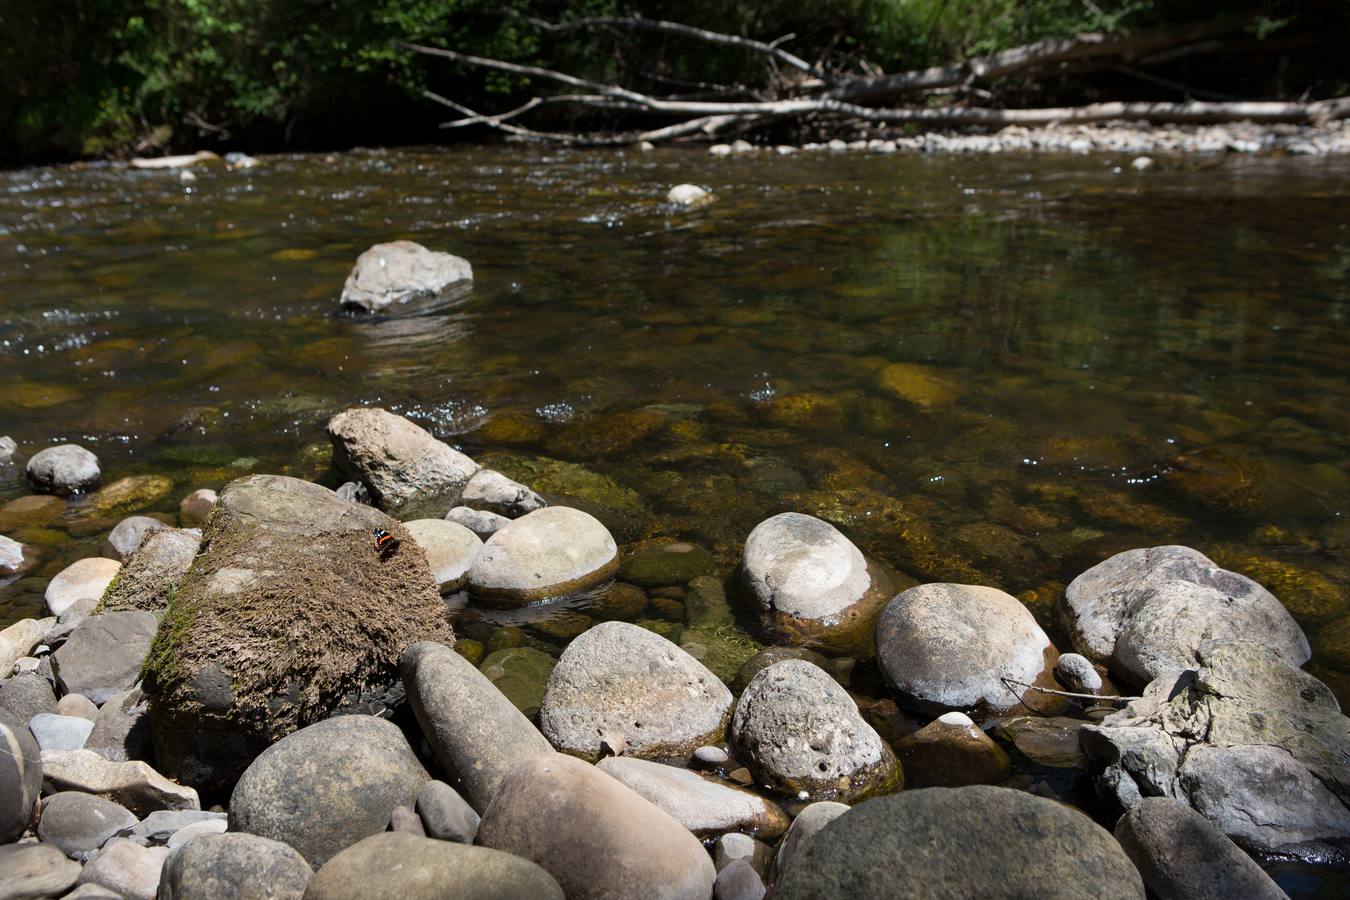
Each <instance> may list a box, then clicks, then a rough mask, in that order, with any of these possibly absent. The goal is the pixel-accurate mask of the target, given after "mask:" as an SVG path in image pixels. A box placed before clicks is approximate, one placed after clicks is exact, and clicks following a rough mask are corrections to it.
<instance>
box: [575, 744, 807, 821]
mask: <svg viewBox="0 0 1350 900" xmlns="http://www.w3.org/2000/svg"><path fill="white" fill-rule="evenodd" d="M598 767H599V769H600V771H602V772H604V773H605V774H607V775H610V776H613V777H614V778H616V779H618V780H619V781H621V782H622V783H624V784H625V785H627V786H628V787H630V788H632V789H633V790H634V791H637V792H638V793H639V794H641V795H642V796H643V797H646V798H647V799H648V800H650V801H651V802H652V803H654V804H655V805H656V806H657V807H658V808H659V809H662V810H665V811H666V812H667V813H669V814H670V815H671V816H672V817H673V818H674V819H675V820H676V821H678V822H679V823H680V824H681V825H683V826H684V827H685V828H687V829H689V830H690V831H691V832H693V833H694V834H695V835H697V836H699V837H706V836H708V835H714V834H722V833H724V832H727V831H743V832H746V833H747V834H752V835H755V836H756V837H761V838H764V839H766V840H767V839H771V838H776V837H778V836H779V835H780V834H782V833H783V832H784V831H786V830H787V827H788V817H787V815H786V814H785V813H784V812H783V811H782V810H781V809H779V808H778V806H777V804H774V803H771V802H769V801H768V800H765V799H764V798H763V797H760V796H759V795H758V794H754V793H751V792H750V791H746V790H742V789H741V788H738V787H732V786H731V785H728V784H723V783H721V782H718V781H714V780H712V779H710V778H705V777H704V776H702V775H699V774H698V773H697V772H691V771H690V770H688V769H681V768H678V767H676V766H667V765H663V764H661V763H656V762H649V761H648V760H645V759H634V758H631V757H622V756H611V757H608V758H606V759H602V760H600V763H599V766H598Z"/></svg>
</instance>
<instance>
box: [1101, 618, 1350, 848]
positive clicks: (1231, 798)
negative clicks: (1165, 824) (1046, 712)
mask: <svg viewBox="0 0 1350 900" xmlns="http://www.w3.org/2000/svg"><path fill="white" fill-rule="evenodd" d="M1198 655H1199V658H1200V665H1199V667H1198V668H1197V669H1195V670H1192V671H1186V672H1180V673H1172V674H1170V675H1167V676H1164V677H1161V678H1158V679H1156V680H1154V681H1153V682H1152V683H1150V684H1149V686H1148V687H1147V688H1146V689H1145V690H1144V696H1143V698H1142V699H1140V700H1135V701H1133V702H1131V703H1130V704H1129V705H1127V706H1126V707H1125V708H1124V709H1122V710H1120V711H1119V712H1116V713H1113V714H1112V715H1110V716H1108V717H1106V718H1105V719H1103V720H1102V722H1101V724H1099V725H1085V726H1083V727H1082V728H1081V729H1080V730H1079V738H1080V740H1081V741H1082V745H1083V748H1084V750H1085V751H1086V752H1087V754H1088V758H1089V760H1090V762H1091V764H1092V767H1093V770H1094V771H1095V772H1096V779H1097V788H1098V793H1099V794H1100V795H1102V796H1103V797H1104V798H1106V799H1108V800H1110V801H1112V802H1113V803H1114V804H1115V805H1116V806H1117V807H1118V808H1120V809H1130V808H1133V807H1134V806H1137V805H1138V804H1139V803H1140V802H1141V801H1142V800H1143V799H1144V798H1145V797H1150V796H1153V797H1172V798H1174V799H1176V800H1179V801H1181V802H1182V803H1186V804H1188V805H1190V806H1191V807H1192V808H1193V809H1195V811H1196V812H1198V813H1200V814H1201V815H1202V816H1204V817H1205V818H1206V819H1208V820H1209V821H1210V822H1212V823H1213V824H1214V825H1215V827H1217V828H1218V829H1219V830H1220V831H1222V832H1223V833H1224V834H1226V835H1228V836H1229V837H1230V838H1232V839H1233V840H1234V841H1236V842H1237V843H1238V844H1240V845H1242V846H1243V847H1245V848H1247V849H1249V850H1253V851H1257V852H1262V853H1277V854H1284V855H1288V856H1310V857H1317V856H1321V855H1323V854H1325V853H1326V852H1327V849H1328V848H1329V847H1330V848H1334V850H1335V851H1336V852H1344V850H1346V849H1347V848H1350V767H1347V766H1346V764H1345V760H1346V759H1350V719H1347V718H1346V717H1345V716H1343V715H1341V711H1340V706H1339V704H1337V702H1336V698H1335V697H1334V696H1333V695H1332V693H1331V691H1330V690H1329V689H1328V688H1327V687H1326V685H1324V684H1322V683H1321V682H1320V681H1318V680H1317V679H1316V678H1313V677H1312V676H1311V675H1309V674H1308V673H1306V672H1304V671H1302V670H1300V669H1298V668H1296V667H1294V666H1292V665H1290V664H1289V663H1287V662H1286V661H1285V660H1284V659H1282V658H1281V657H1280V656H1279V654H1278V653H1276V652H1275V651H1274V650H1273V649H1271V648H1270V647H1269V646H1267V645H1266V644H1265V643H1264V641H1263V642H1262V643H1259V644H1258V643H1255V642H1252V641H1234V642H1228V643H1220V644H1207V645H1204V646H1202V647H1201V648H1200V650H1199V651H1198Z"/></svg>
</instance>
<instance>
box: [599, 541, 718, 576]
mask: <svg viewBox="0 0 1350 900" xmlns="http://www.w3.org/2000/svg"><path fill="white" fill-rule="evenodd" d="M715 564H716V563H715V561H714V560H713V556H712V554H711V553H709V552H708V551H707V550H705V549H704V548H702V547H700V546H698V545H697V544H691V543H689V542H688V541H654V542H651V543H647V544H644V545H642V546H639V547H637V548H636V549H634V550H633V551H631V552H630V553H629V554H628V555H627V556H625V558H624V560H623V562H622V563H621V564H620V566H619V577H620V578H622V579H623V580H624V581H630V582H632V583H633V584H636V585H638V586H640V587H666V586H668V585H674V584H687V583H689V582H690V581H691V580H693V579H695V578H697V577H698V576H700V575H707V574H709V573H710V572H712V570H713V567H714V565H715Z"/></svg>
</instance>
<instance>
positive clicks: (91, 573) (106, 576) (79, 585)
mask: <svg viewBox="0 0 1350 900" xmlns="http://www.w3.org/2000/svg"><path fill="white" fill-rule="evenodd" d="M121 569H122V564H121V563H120V562H118V561H117V560H115V559H104V558H103V557H101V556H91V557H88V558H87V559H77V560H75V562H73V563H71V564H70V565H68V566H66V567H65V568H64V569H62V570H61V571H60V572H58V573H57V575H56V577H55V578H53V579H52V580H51V581H50V582H48V584H47V593H46V601H47V609H49V610H51V612H52V615H56V616H59V615H61V613H63V612H65V611H66V610H67V609H69V608H70V607H71V606H73V605H74V604H75V602H76V601H78V600H85V599H92V600H95V601H97V600H99V599H101V598H102V597H103V592H104V591H106V590H107V589H108V585H109V584H111V583H112V580H113V579H114V578H116V577H117V573H118V572H119V571H121Z"/></svg>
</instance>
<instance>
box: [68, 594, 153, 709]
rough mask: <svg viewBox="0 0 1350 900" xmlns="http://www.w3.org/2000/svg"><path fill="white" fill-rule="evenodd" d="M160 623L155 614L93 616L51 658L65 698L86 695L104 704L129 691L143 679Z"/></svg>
mask: <svg viewBox="0 0 1350 900" xmlns="http://www.w3.org/2000/svg"><path fill="white" fill-rule="evenodd" d="M158 628H159V620H158V618H156V616H155V614H154V613H152V612H144V611H141V610H129V611H126V612H110V613H104V614H102V615H97V616H90V617H89V618H87V619H85V620H84V621H83V622H81V623H80V624H79V625H76V626H75V630H74V631H72V632H71V633H70V637H68V638H66V642H65V643H64V644H62V645H61V647H60V649H58V650H57V651H56V652H55V653H53V654H52V671H53V673H54V674H55V675H56V683H57V684H58V685H60V686H61V692H62V693H65V694H83V695H84V696H86V697H88V698H89V699H90V700H92V701H94V702H95V703H103V702H105V701H107V700H108V699H109V698H110V697H112V696H113V695H114V694H120V693H123V692H124V691H127V690H129V689H130V688H131V687H132V685H134V684H135V683H136V682H137V681H138V680H139V679H140V675H141V664H142V663H144V662H145V656H146V654H147V653H149V652H150V642H151V641H152V640H154V637H155V631H156V630H157V629H158Z"/></svg>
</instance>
